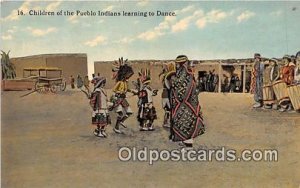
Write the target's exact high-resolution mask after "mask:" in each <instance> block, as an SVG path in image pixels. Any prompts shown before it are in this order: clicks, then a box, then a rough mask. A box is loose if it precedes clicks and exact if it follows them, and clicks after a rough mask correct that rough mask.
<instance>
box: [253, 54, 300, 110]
mask: <svg viewBox="0 0 300 188" xmlns="http://www.w3.org/2000/svg"><path fill="white" fill-rule="evenodd" d="M250 91H251V92H252V93H254V100H255V104H254V105H253V107H254V108H265V109H274V110H279V111H280V112H285V111H298V112H299V110H300V52H298V53H297V54H296V55H295V56H294V55H292V56H290V55H285V56H284V57H283V58H282V61H279V60H278V59H276V58H272V59H267V60H265V61H262V58H261V55H260V54H258V53H256V54H254V66H253V70H252V75H251V90H250Z"/></svg>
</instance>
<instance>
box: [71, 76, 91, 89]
mask: <svg viewBox="0 0 300 188" xmlns="http://www.w3.org/2000/svg"><path fill="white" fill-rule="evenodd" d="M70 85H71V88H72V89H75V78H74V77H73V75H71V76H70ZM76 86H77V88H78V89H81V88H82V87H83V86H84V88H85V89H86V90H87V92H89V90H90V81H89V77H88V76H85V77H84V79H82V77H81V76H80V75H79V74H78V75H77V78H76Z"/></svg>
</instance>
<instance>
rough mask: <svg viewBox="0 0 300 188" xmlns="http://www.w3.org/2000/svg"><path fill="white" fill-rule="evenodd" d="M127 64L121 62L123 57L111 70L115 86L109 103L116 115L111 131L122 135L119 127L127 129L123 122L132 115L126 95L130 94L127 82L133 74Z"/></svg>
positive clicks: (123, 61) (125, 61) (124, 61)
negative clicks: (111, 104)
mask: <svg viewBox="0 0 300 188" xmlns="http://www.w3.org/2000/svg"><path fill="white" fill-rule="evenodd" d="M127 62H128V59H126V60H123V57H122V58H119V61H115V62H114V63H113V66H114V68H113V69H112V71H113V79H114V80H115V81H116V84H115V86H114V88H113V93H114V94H113V96H112V97H111V102H112V103H113V106H112V107H111V110H115V112H116V113H117V121H116V124H115V127H114V129H113V130H114V131H115V133H118V134H121V133H122V131H121V130H120V125H121V126H123V127H124V128H127V126H126V125H125V124H124V121H125V120H126V119H127V118H128V117H129V116H130V115H132V113H133V112H132V110H131V108H130V106H129V103H128V101H127V99H126V94H127V92H131V90H130V89H129V88H128V80H129V78H130V77H131V76H132V75H133V74H134V72H133V69H132V67H131V66H129V65H128V63H127Z"/></svg>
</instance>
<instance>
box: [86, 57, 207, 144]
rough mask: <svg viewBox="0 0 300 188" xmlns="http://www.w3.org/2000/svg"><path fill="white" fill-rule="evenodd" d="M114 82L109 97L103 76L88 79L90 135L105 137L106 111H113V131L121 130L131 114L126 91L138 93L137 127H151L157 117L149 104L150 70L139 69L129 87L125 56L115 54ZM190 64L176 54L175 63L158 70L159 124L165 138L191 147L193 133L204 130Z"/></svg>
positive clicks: (151, 92)
mask: <svg viewBox="0 0 300 188" xmlns="http://www.w3.org/2000/svg"><path fill="white" fill-rule="evenodd" d="M113 66H114V68H113V69H112V71H113V79H114V80H115V82H116V83H115V86H114V88H113V90H112V91H113V94H112V96H111V97H108V96H107V93H106V91H105V89H104V86H105V83H106V78H104V77H100V76H96V77H94V78H93V80H92V83H93V84H94V89H93V91H92V92H91V94H90V97H89V98H90V105H91V107H92V109H93V114H92V123H93V124H94V125H95V126H96V129H95V130H94V135H95V136H97V137H104V138H105V137H107V133H106V127H107V125H109V124H111V123H112V121H111V118H110V112H111V111H114V112H115V113H116V115H117V118H116V123H115V125H114V128H113V131H114V132H115V133H117V134H122V133H123V132H122V130H121V127H123V128H127V125H126V124H125V121H126V119H128V117H130V116H131V115H132V114H133V111H132V109H131V108H130V105H129V103H128V101H127V95H126V94H127V93H128V92H130V93H133V94H134V95H136V96H137V97H138V101H137V105H138V112H137V121H138V122H139V128H140V131H153V130H155V129H154V124H153V123H154V121H155V119H157V114H156V109H155V107H154V105H153V96H156V95H157V90H154V89H152V87H151V72H150V70H149V69H141V70H140V71H139V72H138V79H137V81H136V82H134V85H135V86H136V87H135V88H134V89H130V88H129V86H128V81H129V79H130V78H131V77H132V75H133V74H134V72H133V69H132V67H131V66H130V65H129V63H128V60H127V59H126V60H124V59H123V58H119V60H118V61H115V62H114V63H113ZM193 67H194V66H193V64H192V62H191V61H189V60H188V58H187V57H186V56H185V55H180V56H178V57H177V58H176V60H175V63H168V64H164V67H163V70H162V73H161V74H160V76H162V85H163V91H162V107H163V109H164V111H165V115H164V121H163V122H164V124H163V126H164V127H166V128H168V129H169V130H170V136H169V139H170V140H171V141H174V142H179V143H180V144H181V145H183V146H185V147H192V146H193V140H194V138H195V137H197V136H199V135H201V134H203V133H204V132H205V126H204V123H203V117H202V109H201V106H200V104H199V101H198V94H199V90H198V87H197V84H196V80H195V77H194V74H193Z"/></svg>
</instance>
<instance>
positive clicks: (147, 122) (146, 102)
mask: <svg viewBox="0 0 300 188" xmlns="http://www.w3.org/2000/svg"><path fill="white" fill-rule="evenodd" d="M139 83H140V84H141V88H140V90H139V92H138V98H139V101H138V108H139V111H138V115H137V119H138V121H139V124H140V130H141V131H153V130H154V126H153V122H154V120H155V119H157V115H156V110H155V107H154V106H153V98H152V96H156V95H157V90H153V89H152V88H151V86H150V83H151V74H150V70H149V69H141V71H140V72H139Z"/></svg>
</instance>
